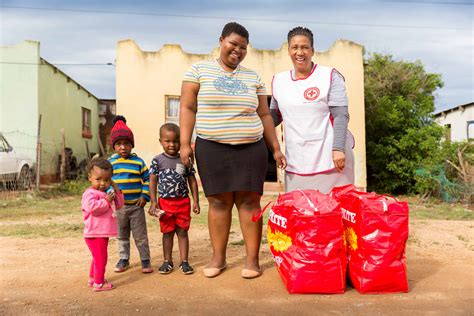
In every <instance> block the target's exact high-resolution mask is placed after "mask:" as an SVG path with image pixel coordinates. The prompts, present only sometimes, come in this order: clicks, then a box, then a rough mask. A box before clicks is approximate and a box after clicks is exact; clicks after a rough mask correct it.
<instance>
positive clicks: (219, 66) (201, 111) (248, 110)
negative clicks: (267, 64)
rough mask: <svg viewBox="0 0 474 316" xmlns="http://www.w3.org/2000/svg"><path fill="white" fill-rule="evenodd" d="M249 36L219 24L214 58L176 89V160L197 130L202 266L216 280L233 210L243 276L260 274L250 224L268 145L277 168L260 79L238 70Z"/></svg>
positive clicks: (188, 152) (185, 155)
mask: <svg viewBox="0 0 474 316" xmlns="http://www.w3.org/2000/svg"><path fill="white" fill-rule="evenodd" d="M248 40H249V35H248V32H247V30H246V29H245V28H244V27H243V26H242V25H240V24H238V23H235V22H232V23H228V24H226V25H225V26H224V29H223V30H222V34H221V37H220V39H219V45H220V56H219V58H218V59H217V60H210V61H202V62H199V63H196V64H194V65H193V66H192V67H191V69H190V70H189V71H188V72H186V74H185V77H184V80H183V86H182V90H181V109H180V121H179V122H180V127H181V153H180V154H181V159H182V161H183V163H184V164H185V165H187V166H188V167H189V166H190V165H191V164H192V163H193V157H194V153H193V150H192V148H191V136H192V132H193V128H194V126H196V134H197V139H196V152H195V154H196V161H197V165H198V171H199V175H200V178H201V181H202V185H203V188H204V193H205V195H206V197H207V199H208V201H209V215H208V216H209V218H208V222H209V234H210V237H211V244H212V250H213V255H212V259H211V262H210V263H209V264H208V265H207V266H206V268H204V270H203V272H204V275H205V276H206V277H215V276H217V275H219V274H220V273H221V271H222V270H224V269H225V268H226V249H227V242H228V239H229V231H230V225H231V219H232V208H233V206H234V204H235V206H236V207H237V209H238V211H239V219H240V226H241V229H242V234H243V237H244V240H245V250H246V252H247V257H246V261H245V266H244V269H243V270H242V274H241V275H242V277H243V278H248V279H251V278H255V277H258V276H260V275H261V270H260V265H259V260H258V255H259V250H260V240H261V237H262V221H261V220H260V221H258V222H253V221H252V212H253V211H255V210H258V209H260V198H261V195H262V194H263V182H264V180H265V174H266V170H267V148H266V145H265V143H266V144H267V145H268V147H269V148H270V150H271V151H272V153H273V157H274V159H275V161H276V162H277V166H279V167H280V168H285V167H286V159H285V157H284V156H283V154H282V152H281V151H280V146H279V144H278V140H277V137H276V134H275V129H274V126H273V120H272V118H271V115H270V112H269V109H268V104H267V96H266V94H267V92H266V89H265V85H264V83H263V82H262V80H261V78H260V77H259V76H258V75H257V74H256V73H255V72H254V71H252V70H250V69H247V68H245V67H243V66H241V65H240V63H241V62H242V60H243V59H244V58H245V56H246V54H247V45H248Z"/></svg>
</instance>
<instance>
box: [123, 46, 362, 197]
mask: <svg viewBox="0 0 474 316" xmlns="http://www.w3.org/2000/svg"><path fill="white" fill-rule="evenodd" d="M218 54H219V49H218V48H216V49H214V50H213V51H212V52H211V53H210V54H202V55H199V54H188V53H186V52H184V51H183V50H182V49H181V46H179V45H164V46H163V47H162V48H161V49H160V50H159V51H156V52H144V51H142V50H141V49H140V48H139V47H138V46H137V44H136V43H135V42H134V41H132V40H125V41H120V42H119V43H118V46H117V59H116V64H117V67H116V83H117V84H116V92H117V114H121V115H124V116H125V117H126V119H127V125H128V126H130V127H131V129H132V130H133V133H134V135H135V146H136V148H135V150H136V151H137V152H138V153H139V154H140V156H142V158H144V159H145V161H147V162H150V161H151V159H152V157H153V156H154V155H155V154H156V153H159V152H161V151H162V149H161V147H160V144H159V142H158V138H159V135H158V129H159V127H160V125H161V124H163V123H165V122H175V123H177V122H178V121H179V118H178V116H179V97H180V93H181V92H180V91H181V83H182V79H183V75H184V73H185V72H186V70H188V69H189V68H190V66H191V64H193V63H195V62H198V61H200V60H208V59H211V58H217V57H218ZM314 60H315V62H316V63H319V64H322V65H328V66H332V67H335V68H337V69H338V70H339V71H340V72H341V73H342V74H343V75H344V77H345V80H346V85H347V94H348V98H349V112H350V117H351V120H350V123H349V129H350V130H351V131H352V133H353V134H354V136H355V139H356V146H355V149H354V151H355V170H356V171H355V172H356V185H357V186H358V187H361V188H366V187H367V183H366V166H365V162H366V159H365V116H364V115H365V114H364V69H363V52H362V46H360V45H358V44H355V43H353V42H350V41H344V40H338V41H336V42H335V43H334V44H333V45H332V47H331V48H330V49H329V50H328V51H327V52H323V53H319V52H316V53H315V56H314ZM242 64H243V65H244V66H246V67H248V68H251V69H253V70H255V71H256V72H257V73H258V74H259V75H260V76H261V77H262V79H263V81H264V82H265V84H266V87H267V91H268V94H269V95H268V97H269V98H270V97H271V82H272V78H273V75H274V74H276V73H278V72H281V71H284V70H288V69H290V68H292V64H291V60H290V57H289V56H288V46H287V44H286V43H285V44H283V45H282V47H281V48H280V49H278V50H258V49H255V48H253V47H252V46H251V45H249V47H248V49H247V56H246V58H245V60H244V61H243V63H242ZM277 130H278V131H279V132H280V131H281V129H280V128H278V129H277ZM279 140H280V141H282V138H281V135H279ZM283 145H284V143H283ZM273 168H275V167H274V166H273ZM271 169H272V167H271ZM271 171H273V173H274V174H276V170H271ZM270 173H271V172H270ZM270 173H269V174H270ZM272 177H273V176H271V175H269V177H268V180H270V179H271V178H272ZM273 178H274V177H273ZM278 180H279V181H280V182H282V173H278Z"/></svg>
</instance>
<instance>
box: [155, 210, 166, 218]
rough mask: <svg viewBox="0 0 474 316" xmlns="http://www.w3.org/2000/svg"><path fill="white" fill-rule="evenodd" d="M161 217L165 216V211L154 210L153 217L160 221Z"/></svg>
mask: <svg viewBox="0 0 474 316" xmlns="http://www.w3.org/2000/svg"><path fill="white" fill-rule="evenodd" d="M163 215H165V211H163V210H160V209H156V211H155V215H154V216H155V217H157V218H158V219H160V218H161V217H162V216H163Z"/></svg>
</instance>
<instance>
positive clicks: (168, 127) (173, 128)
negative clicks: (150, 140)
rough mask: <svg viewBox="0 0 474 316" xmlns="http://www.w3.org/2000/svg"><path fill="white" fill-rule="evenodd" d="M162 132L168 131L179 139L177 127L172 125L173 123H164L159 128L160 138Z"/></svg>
mask: <svg viewBox="0 0 474 316" xmlns="http://www.w3.org/2000/svg"><path fill="white" fill-rule="evenodd" d="M163 131H169V132H174V133H176V135H177V136H178V137H179V134H180V132H179V126H178V125H176V124H174V123H165V124H163V125H161V127H160V137H161V134H162V133H163Z"/></svg>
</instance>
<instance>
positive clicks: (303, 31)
mask: <svg viewBox="0 0 474 316" xmlns="http://www.w3.org/2000/svg"><path fill="white" fill-rule="evenodd" d="M297 35H302V36H306V37H307V38H308V39H309V41H310V42H311V47H312V48H314V39H313V32H311V30H310V29H308V28H306V27H303V26H297V27H295V28H293V29H291V30H290V31H289V32H288V44H289V43H290V40H291V39H292V38H293V37H295V36H297Z"/></svg>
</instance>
